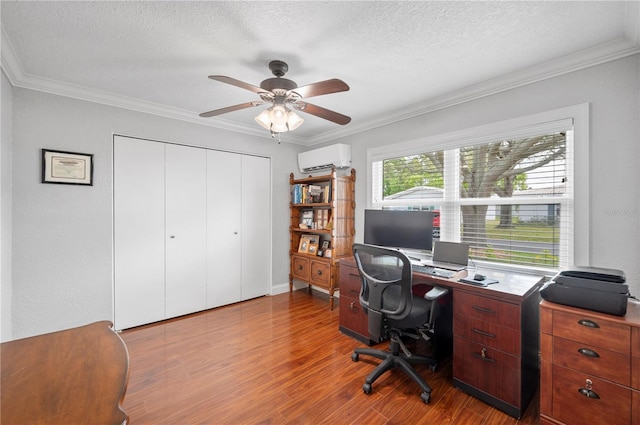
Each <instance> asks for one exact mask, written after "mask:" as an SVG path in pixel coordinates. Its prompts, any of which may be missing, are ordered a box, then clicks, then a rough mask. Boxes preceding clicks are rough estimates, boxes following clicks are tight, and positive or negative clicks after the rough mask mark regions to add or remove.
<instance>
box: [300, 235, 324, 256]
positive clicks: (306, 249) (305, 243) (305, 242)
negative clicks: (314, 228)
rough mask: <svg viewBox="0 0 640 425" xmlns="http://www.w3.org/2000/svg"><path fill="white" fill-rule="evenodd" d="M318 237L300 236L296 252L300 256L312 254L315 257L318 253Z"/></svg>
mask: <svg viewBox="0 0 640 425" xmlns="http://www.w3.org/2000/svg"><path fill="white" fill-rule="evenodd" d="M319 239H320V237H319V236H318V235H302V236H300V243H299V244H298V252H299V253H300V254H313V255H316V252H317V251H318V241H319Z"/></svg>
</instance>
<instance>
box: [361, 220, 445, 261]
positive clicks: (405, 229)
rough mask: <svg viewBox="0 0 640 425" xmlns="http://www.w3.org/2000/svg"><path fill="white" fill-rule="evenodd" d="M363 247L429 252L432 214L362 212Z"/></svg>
mask: <svg viewBox="0 0 640 425" xmlns="http://www.w3.org/2000/svg"><path fill="white" fill-rule="evenodd" d="M364 243H366V244H370V245H378V246H383V247H387V248H397V249H401V250H416V251H420V252H422V251H431V248H432V245H433V213H432V212H431V211H420V210H364Z"/></svg>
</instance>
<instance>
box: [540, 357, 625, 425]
mask: <svg viewBox="0 0 640 425" xmlns="http://www.w3.org/2000/svg"><path fill="white" fill-rule="evenodd" d="M587 379H589V380H591V382H592V385H591V389H592V390H593V391H594V392H595V393H596V394H597V395H598V397H599V398H591V397H587V396H585V395H583V394H582V393H581V392H580V391H579V390H580V389H581V388H586V386H587V382H586V380H587ZM631 397H632V394H631V390H630V389H629V388H624V387H621V386H619V385H616V384H613V383H611V382H609V381H605V380H602V379H599V378H597V377H596V376H594V375H591V374H588V373H583V372H577V371H575V370H572V369H568V368H565V367H562V366H558V365H553V417H554V418H555V419H557V420H559V421H561V422H565V423H567V424H604V423H606V424H607V425H629V424H631V423H632V422H631V406H632V404H631Z"/></svg>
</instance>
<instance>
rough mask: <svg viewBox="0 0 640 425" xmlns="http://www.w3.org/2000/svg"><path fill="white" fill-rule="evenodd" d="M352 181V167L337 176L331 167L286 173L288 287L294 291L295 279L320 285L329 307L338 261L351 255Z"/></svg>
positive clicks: (353, 187) (352, 219)
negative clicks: (312, 172)
mask: <svg viewBox="0 0 640 425" xmlns="http://www.w3.org/2000/svg"><path fill="white" fill-rule="evenodd" d="M355 181H356V170H354V169H351V171H350V172H349V173H348V174H346V175H338V174H337V171H336V169H335V168H333V169H332V170H331V173H330V174H325V175H319V176H309V177H305V178H300V179H295V178H294V176H293V173H291V174H290V176H289V183H290V186H291V199H290V208H289V209H290V212H291V214H290V216H291V221H290V225H289V234H290V248H289V257H290V271H289V290H290V291H292V290H293V282H294V280H296V281H301V282H305V283H307V284H308V285H309V290H311V287H312V286H317V287H320V288H323V289H325V290H327V291H328V292H329V307H330V308H331V309H333V305H334V298H333V294H334V292H335V291H336V290H337V289H338V276H337V262H338V260H340V259H341V258H344V257H349V256H351V246H352V245H353V236H354V234H355V227H354V211H355V200H354V190H355ZM301 225H302V226H301ZM325 248H326V249H325ZM327 249H328V250H330V251H327ZM329 252H330V256H329V255H327V254H329Z"/></svg>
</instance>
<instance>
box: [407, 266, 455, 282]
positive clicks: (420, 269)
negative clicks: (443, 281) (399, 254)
mask: <svg viewBox="0 0 640 425" xmlns="http://www.w3.org/2000/svg"><path fill="white" fill-rule="evenodd" d="M411 270H413V271H414V272H416V273H422V274H430V275H431V276H439V277H445V278H447V279H448V278H450V277H452V276H453V275H454V274H456V272H454V271H451V270H445V269H438V268H434V267H429V266H422V265H419V264H411Z"/></svg>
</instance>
